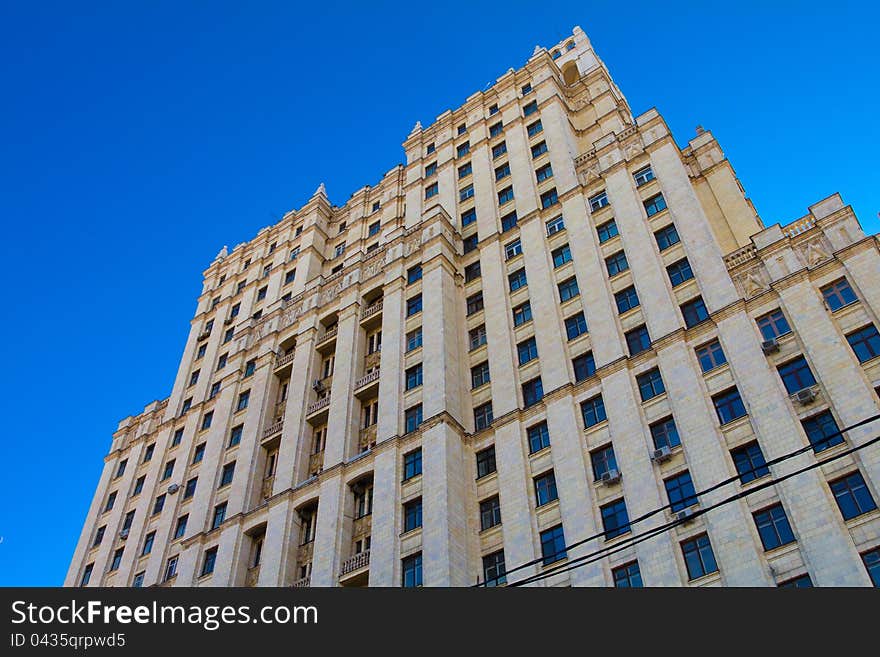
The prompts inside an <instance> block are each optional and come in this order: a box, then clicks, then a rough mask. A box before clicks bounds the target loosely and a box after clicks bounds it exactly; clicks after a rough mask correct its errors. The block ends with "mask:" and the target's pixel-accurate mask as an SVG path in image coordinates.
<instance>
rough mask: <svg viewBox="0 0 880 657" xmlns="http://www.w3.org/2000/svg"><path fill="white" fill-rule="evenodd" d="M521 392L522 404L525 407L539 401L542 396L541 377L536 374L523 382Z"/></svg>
mask: <svg viewBox="0 0 880 657" xmlns="http://www.w3.org/2000/svg"><path fill="white" fill-rule="evenodd" d="M522 392H523V404H524V405H525V407H526V408H528V407H529V406H532V405H534V404H537V403H538V402H539V401H541V400H542V399H543V398H544V384H543V383H542V382H541V377H540V376H538V377H535V378H534V379H532V380H531V381H526V382H525V383H523V384H522Z"/></svg>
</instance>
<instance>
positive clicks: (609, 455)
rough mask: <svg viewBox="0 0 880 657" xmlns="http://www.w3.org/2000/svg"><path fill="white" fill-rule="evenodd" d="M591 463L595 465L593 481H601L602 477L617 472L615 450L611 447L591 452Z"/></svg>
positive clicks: (607, 446)
mask: <svg viewBox="0 0 880 657" xmlns="http://www.w3.org/2000/svg"><path fill="white" fill-rule="evenodd" d="M590 462H591V463H592V465H593V479H595V480H596V481H599V480H601V479H602V476H603V475H605V474H607V473H609V472H611V471H612V470H617V459H616V458H615V457H614V448H613V447H612V446H611V445H606V446H605V447H600V448H599V449H596V450H593V451H592V452H590Z"/></svg>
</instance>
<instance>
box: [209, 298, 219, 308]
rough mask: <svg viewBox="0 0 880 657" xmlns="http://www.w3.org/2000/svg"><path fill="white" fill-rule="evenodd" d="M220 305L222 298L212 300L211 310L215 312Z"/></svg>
mask: <svg viewBox="0 0 880 657" xmlns="http://www.w3.org/2000/svg"><path fill="white" fill-rule="evenodd" d="M219 305H220V297H214V298H213V299H211V310H214V308H216V307H217V306H219Z"/></svg>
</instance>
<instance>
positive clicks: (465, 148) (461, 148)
mask: <svg viewBox="0 0 880 657" xmlns="http://www.w3.org/2000/svg"><path fill="white" fill-rule="evenodd" d="M455 152H456V153H457V154H458V157H464V156H465V155H467V154H468V153H470V152H471V143H470V142H469V141H466V142H464V143H463V144H459V145H458V148H456V149H455Z"/></svg>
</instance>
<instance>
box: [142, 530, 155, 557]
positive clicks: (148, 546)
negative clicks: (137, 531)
mask: <svg viewBox="0 0 880 657" xmlns="http://www.w3.org/2000/svg"><path fill="white" fill-rule="evenodd" d="M155 540H156V532H150V533H149V534H147V535H146V536H145V537H144V548H143V550H141V556H142V557H143V556H144V555H147V554H149V553H150V552H152V551H153V541H155Z"/></svg>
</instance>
